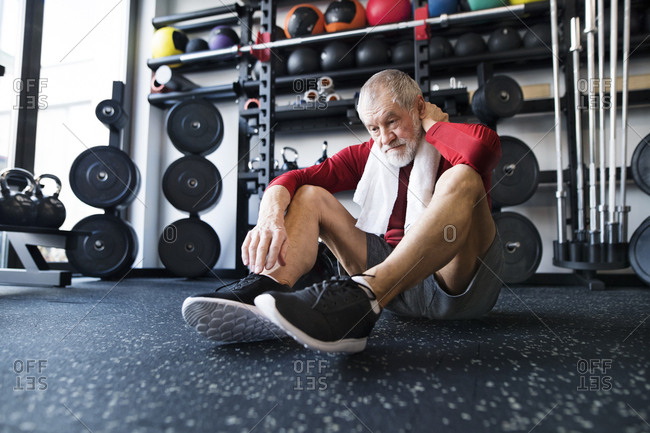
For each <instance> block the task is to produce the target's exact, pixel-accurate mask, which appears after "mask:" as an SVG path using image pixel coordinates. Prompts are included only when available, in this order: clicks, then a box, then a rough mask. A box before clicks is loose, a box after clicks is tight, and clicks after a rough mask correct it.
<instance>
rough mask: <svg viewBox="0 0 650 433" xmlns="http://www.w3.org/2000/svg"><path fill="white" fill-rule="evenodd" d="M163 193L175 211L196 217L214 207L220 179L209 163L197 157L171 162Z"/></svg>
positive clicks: (188, 156)
mask: <svg viewBox="0 0 650 433" xmlns="http://www.w3.org/2000/svg"><path fill="white" fill-rule="evenodd" d="M162 188H163V193H164V194H165V197H166V198H167V200H168V201H169V202H170V203H171V204H172V206H174V207H175V208H176V209H179V210H182V211H185V212H190V213H198V212H201V211H204V210H206V209H209V208H210V207H212V206H214V205H215V204H216V203H217V200H218V199H219V197H220V195H221V175H220V174H219V170H217V167H215V166H214V164H213V163H211V162H210V161H208V160H207V159H205V158H203V157H202V156H197V155H187V156H184V157H182V158H180V159H177V160H176V161H174V162H173V163H172V164H171V165H170V166H169V167H167V170H166V171H165V174H164V176H163V181H162Z"/></svg>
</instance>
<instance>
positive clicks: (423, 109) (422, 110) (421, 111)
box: [415, 95, 427, 119]
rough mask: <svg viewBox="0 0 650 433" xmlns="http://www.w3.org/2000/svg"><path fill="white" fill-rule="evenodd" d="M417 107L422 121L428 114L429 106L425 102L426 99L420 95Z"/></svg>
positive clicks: (416, 103) (417, 99) (416, 102)
mask: <svg viewBox="0 0 650 433" xmlns="http://www.w3.org/2000/svg"><path fill="white" fill-rule="evenodd" d="M415 106H416V107H417V110H418V116H419V117H420V119H422V118H424V116H425V114H426V112H427V104H426V102H425V101H424V97H423V96H422V95H418V97H417V98H416V99H415Z"/></svg>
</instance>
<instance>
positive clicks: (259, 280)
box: [182, 274, 291, 343]
mask: <svg viewBox="0 0 650 433" xmlns="http://www.w3.org/2000/svg"><path fill="white" fill-rule="evenodd" d="M227 288H230V290H224V289H227ZM269 290H274V291H277V292H279V293H281V292H286V291H290V290H291V287H289V286H285V285H283V284H280V283H277V282H275V281H274V280H273V279H272V278H269V277H267V276H264V275H259V274H249V275H248V276H247V277H245V278H243V279H241V280H239V281H236V282H234V283H231V284H226V285H225V286H222V287H219V288H218V289H217V290H216V291H215V292H212V293H205V294H202V295H196V296H192V297H189V298H187V299H185V302H183V309H182V311H183V318H184V319H185V321H186V322H187V323H188V324H189V325H190V326H191V327H193V328H194V329H196V330H197V331H198V332H200V333H201V334H203V335H204V336H205V337H207V338H209V339H210V340H215V341H219V342H222V343H242V342H248V341H261V340H270V339H272V338H282V337H286V333H285V332H284V331H283V330H282V329H280V328H278V327H277V326H275V325H274V324H273V323H272V322H271V321H269V320H268V319H267V318H266V317H265V316H264V315H263V314H261V313H260V311H259V309H258V308H257V307H256V306H255V305H254V303H253V300H254V299H255V297H256V296H258V295H260V294H262V293H264V292H266V291H269Z"/></svg>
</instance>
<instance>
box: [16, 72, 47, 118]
mask: <svg viewBox="0 0 650 433" xmlns="http://www.w3.org/2000/svg"><path fill="white" fill-rule="evenodd" d="M46 87H47V78H39V79H38V80H37V79H35V78H28V79H26V80H22V79H20V78H17V79H15V80H14V92H15V93H16V105H14V107H13V109H14V110H21V109H27V110H35V109H38V110H44V109H46V108H47V95H44V94H43V89H44V88H46ZM34 89H38V95H29V94H28V95H26V99H25V102H24V103H21V101H20V94H21V93H22V92H23V91H24V92H27V93H31V92H32V91H33V90H34Z"/></svg>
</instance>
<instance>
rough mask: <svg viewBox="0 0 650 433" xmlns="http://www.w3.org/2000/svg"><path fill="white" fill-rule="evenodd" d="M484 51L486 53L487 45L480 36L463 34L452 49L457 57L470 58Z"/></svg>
mask: <svg viewBox="0 0 650 433" xmlns="http://www.w3.org/2000/svg"><path fill="white" fill-rule="evenodd" d="M485 51H487V45H485V41H484V40H483V38H482V37H481V35H478V34H476V33H465V34H464V35H462V36H460V37H459V38H458V40H457V41H456V46H455V47H454V54H455V55H456V56H457V57H464V56H472V55H475V54H481V53H484V52H485Z"/></svg>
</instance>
